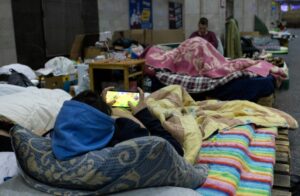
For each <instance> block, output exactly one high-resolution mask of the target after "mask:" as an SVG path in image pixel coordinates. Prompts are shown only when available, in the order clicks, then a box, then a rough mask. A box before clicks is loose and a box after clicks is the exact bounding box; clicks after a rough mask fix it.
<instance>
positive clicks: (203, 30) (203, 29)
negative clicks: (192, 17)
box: [198, 17, 208, 35]
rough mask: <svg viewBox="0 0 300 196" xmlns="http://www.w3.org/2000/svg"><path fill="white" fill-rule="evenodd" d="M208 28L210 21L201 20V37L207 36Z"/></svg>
mask: <svg viewBox="0 0 300 196" xmlns="http://www.w3.org/2000/svg"><path fill="white" fill-rule="evenodd" d="M207 28H208V20H207V18H205V17H202V18H200V20H199V23H198V31H199V33H200V34H201V35H205V34H206V33H207Z"/></svg>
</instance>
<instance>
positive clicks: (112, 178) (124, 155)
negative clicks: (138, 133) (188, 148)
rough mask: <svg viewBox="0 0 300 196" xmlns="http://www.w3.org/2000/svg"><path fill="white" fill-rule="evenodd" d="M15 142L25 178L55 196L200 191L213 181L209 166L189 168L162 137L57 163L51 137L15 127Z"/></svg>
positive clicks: (15, 149)
mask: <svg viewBox="0 0 300 196" xmlns="http://www.w3.org/2000/svg"><path fill="white" fill-rule="evenodd" d="M11 138H12V145H13V148H14V151H15V153H16V157H17V160H18V163H19V166H20V169H21V170H22V171H23V173H24V176H26V178H24V179H25V180H26V181H27V182H28V183H29V184H30V185H31V186H33V187H35V188H37V189H39V190H41V191H46V192H48V193H52V194H54V193H58V192H59V193H66V192H64V190H65V191H67V192H68V193H69V192H70V191H78V190H83V191H85V192H86V191H90V192H91V193H93V194H108V193H113V192H119V191H124V190H131V189H136V188H144V187H157V186H178V187H187V188H196V187H198V186H199V185H200V184H202V183H203V182H204V180H205V179H206V177H207V169H208V168H207V166H206V165H202V167H194V166H192V165H190V164H188V163H187V162H186V161H185V160H184V159H183V158H182V157H180V156H179V155H178V154H177V152H176V151H175V150H174V149H173V147H172V146H171V145H170V144H169V143H168V142H167V141H166V140H164V139H162V138H158V137H150V136H149V137H141V138H136V139H132V140H128V141H125V142H122V143H120V144H117V145H116V146H114V147H107V148H104V149H102V150H99V151H92V152H89V153H86V154H84V155H81V156H78V157H75V158H73V159H70V160H68V161H59V160H56V159H55V157H54V155H53V153H52V150H51V141H50V139H48V138H44V137H40V136H37V135H35V134H33V133H32V132H30V131H28V130H27V129H25V128H22V127H20V126H15V127H14V128H13V129H12V130H11ZM28 179H29V180H28ZM41 183H42V184H44V186H50V187H52V188H49V189H47V188H45V187H43V186H41ZM53 187H56V188H57V189H53ZM55 191H56V192H55Z"/></svg>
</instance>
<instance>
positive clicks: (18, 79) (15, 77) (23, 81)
mask: <svg viewBox="0 0 300 196" xmlns="http://www.w3.org/2000/svg"><path fill="white" fill-rule="evenodd" d="M9 71H10V72H11V74H10V75H9V77H8V81H7V83H8V84H12V85H17V86H23V87H28V86H34V84H33V83H32V82H31V81H30V80H29V79H28V78H27V77H26V76H25V75H24V74H22V73H19V72H17V71H15V70H14V69H10V70H9Z"/></svg>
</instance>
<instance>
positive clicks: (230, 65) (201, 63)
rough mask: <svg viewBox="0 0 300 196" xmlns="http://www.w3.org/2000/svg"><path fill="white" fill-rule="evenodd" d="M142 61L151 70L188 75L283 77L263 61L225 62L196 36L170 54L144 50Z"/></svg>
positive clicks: (280, 72) (157, 50)
mask: <svg viewBox="0 0 300 196" xmlns="http://www.w3.org/2000/svg"><path fill="white" fill-rule="evenodd" d="M145 59H146V64H147V65H149V66H151V67H153V68H156V69H168V70H170V71H171V72H173V73H179V74H186V75H189V76H206V77H210V78H221V77H224V76H226V75H228V74H231V73H233V72H236V71H242V70H244V71H249V72H252V73H255V74H257V75H258V76H262V77H266V76H267V75H269V74H272V75H274V76H275V77H276V78H280V79H285V78H286V77H287V74H286V73H285V72H284V71H283V70H281V69H279V68H278V67H276V66H274V65H272V64H271V63H269V62H267V61H262V60H252V59H246V58H240V59H235V60H228V59H226V58H225V57H224V56H222V55H221V54H220V53H219V52H218V51H217V50H216V49H215V48H214V47H213V46H212V45H211V44H210V43H208V42H207V41H206V40H204V39H202V38H200V37H194V38H191V39H187V40H185V41H184V42H182V43H181V44H180V45H179V47H178V48H175V49H173V50H171V51H164V50H162V49H161V48H158V47H155V46H153V47H151V48H149V49H148V50H147V52H146V55H145Z"/></svg>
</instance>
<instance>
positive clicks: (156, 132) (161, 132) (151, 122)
mask: <svg viewBox="0 0 300 196" xmlns="http://www.w3.org/2000/svg"><path fill="white" fill-rule="evenodd" d="M134 116H135V117H136V118H137V119H139V120H140V121H141V122H142V123H143V124H144V125H145V127H146V128H147V130H148V131H149V132H150V134H151V135H153V136H158V137H162V138H164V139H165V140H167V141H168V142H169V143H170V144H171V145H172V146H173V147H174V148H175V150H176V151H177V153H178V154H179V155H181V156H183V154H184V152H183V149H182V147H181V145H180V144H179V142H178V141H177V140H176V139H175V138H174V137H173V136H172V135H171V134H170V133H169V132H167V131H166V130H165V129H164V128H163V127H162V125H161V123H160V121H159V120H158V119H157V118H155V117H154V116H153V115H152V114H151V113H150V111H149V110H148V108H144V109H142V110H140V111H139V112H137V113H136V114H135V115H134Z"/></svg>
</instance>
